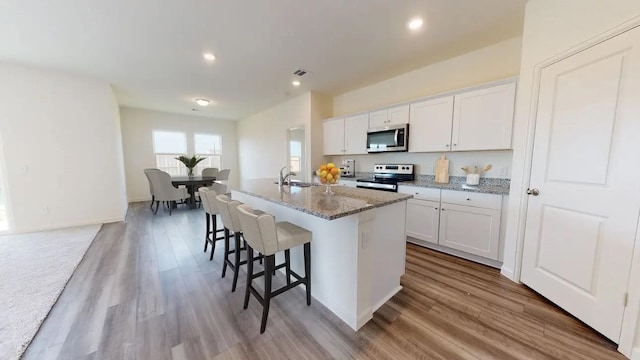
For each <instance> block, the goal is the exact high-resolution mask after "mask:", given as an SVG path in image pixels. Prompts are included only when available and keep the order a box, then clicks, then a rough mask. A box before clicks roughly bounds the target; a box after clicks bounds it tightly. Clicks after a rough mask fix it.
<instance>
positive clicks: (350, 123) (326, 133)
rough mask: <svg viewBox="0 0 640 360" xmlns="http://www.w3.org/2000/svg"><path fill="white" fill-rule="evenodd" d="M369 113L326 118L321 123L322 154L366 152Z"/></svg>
mask: <svg viewBox="0 0 640 360" xmlns="http://www.w3.org/2000/svg"><path fill="white" fill-rule="evenodd" d="M368 124H369V115H368V114H360V115H355V116H348V117H346V118H338V119H331V120H326V121H325V122H324V123H323V124H322V127H323V139H324V155H356V154H366V153H367V128H368Z"/></svg>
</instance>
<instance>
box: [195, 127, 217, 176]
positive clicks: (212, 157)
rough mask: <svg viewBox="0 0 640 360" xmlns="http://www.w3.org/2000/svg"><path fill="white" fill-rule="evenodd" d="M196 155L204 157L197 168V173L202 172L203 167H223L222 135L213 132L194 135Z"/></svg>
mask: <svg viewBox="0 0 640 360" xmlns="http://www.w3.org/2000/svg"><path fill="white" fill-rule="evenodd" d="M193 140H194V145H195V146H194V148H195V150H196V156H201V157H204V158H205V160H204V161H201V162H200V163H199V164H198V166H197V167H196V169H195V171H194V172H195V173H196V174H202V169H205V168H218V169H222V137H221V136H220V135H213V134H195V135H194V136H193Z"/></svg>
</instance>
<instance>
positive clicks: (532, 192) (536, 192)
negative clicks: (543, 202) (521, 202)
mask: <svg viewBox="0 0 640 360" xmlns="http://www.w3.org/2000/svg"><path fill="white" fill-rule="evenodd" d="M527 195H533V196H538V195H540V190H538V189H527Z"/></svg>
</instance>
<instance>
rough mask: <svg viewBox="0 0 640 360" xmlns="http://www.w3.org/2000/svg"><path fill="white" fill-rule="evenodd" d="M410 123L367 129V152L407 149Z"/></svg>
mask: <svg viewBox="0 0 640 360" xmlns="http://www.w3.org/2000/svg"><path fill="white" fill-rule="evenodd" d="M408 145H409V124H402V125H392V126H385V127H381V128H376V129H369V130H367V152H370V153H374V152H386V151H407V148H408Z"/></svg>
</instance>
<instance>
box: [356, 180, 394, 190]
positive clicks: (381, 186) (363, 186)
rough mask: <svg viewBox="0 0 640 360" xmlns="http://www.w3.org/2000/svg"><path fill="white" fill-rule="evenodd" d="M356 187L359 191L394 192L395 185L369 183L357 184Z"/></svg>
mask: <svg viewBox="0 0 640 360" xmlns="http://www.w3.org/2000/svg"><path fill="white" fill-rule="evenodd" d="M356 187H359V188H361V189H380V190H392V191H395V190H396V185H393V184H378V183H370V182H359V183H358V184H356Z"/></svg>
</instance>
